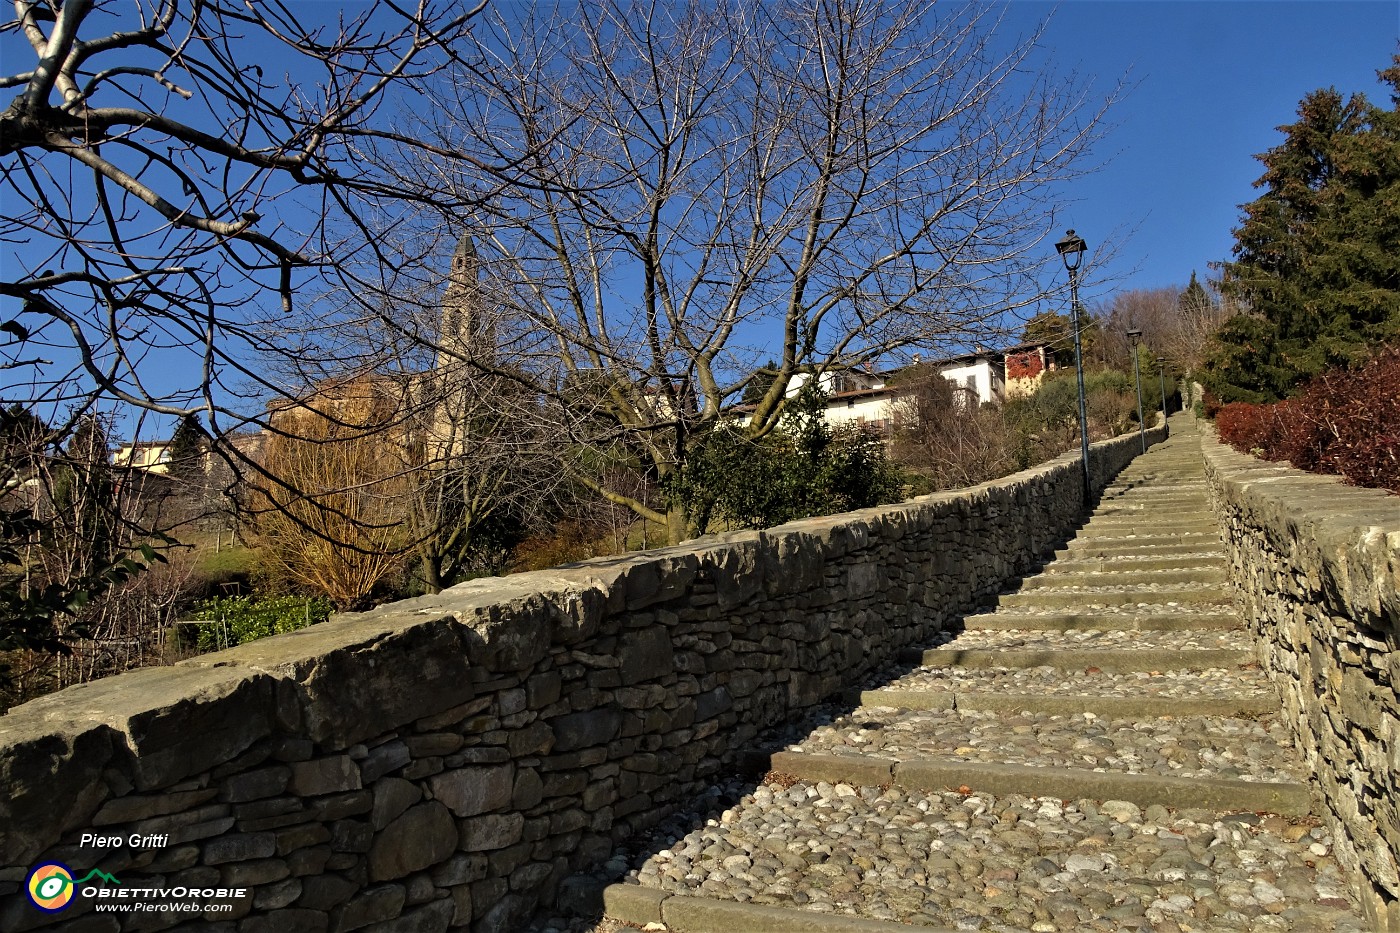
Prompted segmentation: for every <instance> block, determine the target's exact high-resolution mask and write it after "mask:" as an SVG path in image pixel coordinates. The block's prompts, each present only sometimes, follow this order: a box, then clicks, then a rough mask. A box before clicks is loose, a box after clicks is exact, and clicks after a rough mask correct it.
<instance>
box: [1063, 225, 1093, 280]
mask: <svg viewBox="0 0 1400 933" xmlns="http://www.w3.org/2000/svg"><path fill="white" fill-rule="evenodd" d="M1088 248H1089V244H1087V243H1085V242H1084V239H1083V237H1079V236H1076V235H1075V233H1074V231H1073V230H1066V231H1065V238H1064V239H1063V240H1060V241H1059V242H1058V243H1056V244H1055V251H1056V252H1058V253H1059V254H1060V258H1061V259H1063V260H1064V263H1065V268H1066V269H1068V270H1070V271H1071V272H1073V271H1074V270H1075V269H1078V268H1079V263H1080V262H1081V261H1082V260H1083V259H1084V251H1085V250H1087V249H1088Z"/></svg>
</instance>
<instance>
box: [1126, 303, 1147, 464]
mask: <svg viewBox="0 0 1400 933" xmlns="http://www.w3.org/2000/svg"><path fill="white" fill-rule="evenodd" d="M1128 339H1129V340H1131V341H1132V342H1133V381H1134V382H1136V383H1137V397H1138V437H1139V438H1140V439H1141V440H1142V452H1143V453H1147V428H1146V426H1144V425H1143V423H1142V376H1141V375H1140V374H1139V373H1138V349H1137V348H1138V341H1139V340H1141V339H1142V331H1140V330H1130V331H1128Z"/></svg>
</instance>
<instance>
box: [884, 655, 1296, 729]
mask: <svg viewBox="0 0 1400 933" xmlns="http://www.w3.org/2000/svg"><path fill="white" fill-rule="evenodd" d="M860 703H861V705H862V706H892V707H905V708H913V709H985V710H995V711H999V712H1037V713H1053V714H1058V715H1069V714H1082V713H1093V714H1095V715H1097V716H1105V715H1106V716H1115V717H1127V716H1174V715H1176V716H1241V715H1257V714H1259V713H1261V712H1262V713H1268V712H1271V711H1277V710H1278V709H1279V705H1280V704H1279V698H1278V693H1277V692H1276V691H1275V690H1274V686H1273V683H1272V682H1271V681H1270V680H1269V679H1268V677H1267V676H1266V675H1265V674H1264V673H1263V672H1262V671H1260V670H1259V669H1258V668H1257V666H1256V667H1251V668H1242V667H1239V666H1232V667H1229V668H1205V669H1202V670H1199V671H1183V670H1171V669H1160V670H1159V669H1152V670H1150V672H1131V673H1115V672H1112V671H1106V670H1101V669H1096V668H1092V667H1082V668H1077V669H1064V668H1051V667H1045V666H1041V667H1034V668H1020V669H1017V668H1011V667H993V668H986V669H975V670H974V669H964V668H959V667H920V668H916V669H914V670H912V671H910V672H909V673H907V674H904V675H903V676H901V677H897V678H895V679H894V680H892V681H889V682H888V683H886V684H884V685H883V686H880V687H878V688H876V689H874V690H865V691H862V692H861V694H860ZM1188 711H1189V712H1188Z"/></svg>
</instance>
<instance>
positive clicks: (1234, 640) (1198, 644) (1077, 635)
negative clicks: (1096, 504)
mask: <svg viewBox="0 0 1400 933" xmlns="http://www.w3.org/2000/svg"><path fill="white" fill-rule="evenodd" d="M939 648H955V649H967V650H973V649H975V650H993V649H995V650H999V651H1068V650H1075V651H1110V650H1112V651H1117V650H1123V649H1130V648H1131V649H1139V650H1143V651H1216V650H1230V651H1246V652H1252V651H1253V650H1254V637H1253V636H1252V635H1251V634H1250V633H1249V632H1248V631H1245V630H1244V629H1175V630H1173V631H1166V632H1163V631H1154V630H1152V629H1147V630H1139V629H1127V628H1122V629H1067V630H1055V629H1029V628H1023V629H988V628H983V629H961V630H958V631H946V632H939V633H938V634H936V635H935V636H934V637H933V639H932V640H931V641H930V643H929V644H927V645H924V646H923V647H922V648H916V649H911V652H912V655H913V656H915V657H917V655H919V654H920V652H922V651H932V650H935V649H939ZM915 663H917V662H915Z"/></svg>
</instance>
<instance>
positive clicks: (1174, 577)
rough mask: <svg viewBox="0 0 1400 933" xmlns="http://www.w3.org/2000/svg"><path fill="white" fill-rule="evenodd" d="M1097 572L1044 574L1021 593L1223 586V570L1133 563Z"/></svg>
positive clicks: (1025, 584)
mask: <svg viewBox="0 0 1400 933" xmlns="http://www.w3.org/2000/svg"><path fill="white" fill-rule="evenodd" d="M1104 567H1105V569H1101V570H1096V571H1076V572H1070V571H1065V570H1063V568H1061V569H1060V570H1059V571H1057V572H1051V573H1042V574H1039V575H1037V576H1034V577H1027V578H1026V579H1025V580H1022V581H1021V590H1022V591H1023V592H1024V591H1026V590H1043V589H1054V588H1056V587H1062V586H1079V587H1094V586H1132V585H1138V584H1173V583H1217V584H1218V583H1224V582H1225V579H1226V577H1225V569H1224V568H1223V567H1203V568H1196V567H1187V568H1182V569H1178V570H1156V569H1144V568H1140V567H1137V566H1135V565H1133V564H1132V563H1127V562H1125V563H1120V564H1108V565H1104Z"/></svg>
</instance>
